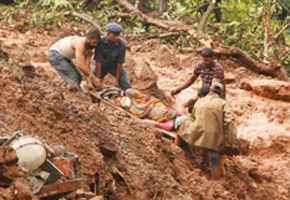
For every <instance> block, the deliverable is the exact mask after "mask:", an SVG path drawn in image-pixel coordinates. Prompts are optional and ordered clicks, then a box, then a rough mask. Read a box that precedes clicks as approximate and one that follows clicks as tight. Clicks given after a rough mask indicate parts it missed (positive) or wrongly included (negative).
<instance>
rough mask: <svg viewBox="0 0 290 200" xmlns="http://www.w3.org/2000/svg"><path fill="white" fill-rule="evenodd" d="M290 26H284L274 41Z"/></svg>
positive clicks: (289, 24)
mask: <svg viewBox="0 0 290 200" xmlns="http://www.w3.org/2000/svg"><path fill="white" fill-rule="evenodd" d="M289 26H290V22H289V23H288V24H286V25H285V26H284V27H283V28H282V29H281V30H280V31H279V32H278V33H277V34H276V35H275V36H274V39H278V37H279V36H280V35H281V34H282V33H283V32H284V31H286V30H287V28H288V27H289Z"/></svg>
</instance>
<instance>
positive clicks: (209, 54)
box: [200, 48, 214, 58]
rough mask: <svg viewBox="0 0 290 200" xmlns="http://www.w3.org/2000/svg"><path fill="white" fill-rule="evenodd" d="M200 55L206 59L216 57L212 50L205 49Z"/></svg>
mask: <svg viewBox="0 0 290 200" xmlns="http://www.w3.org/2000/svg"><path fill="white" fill-rule="evenodd" d="M200 55H201V56H202V57H206V58H212V57H213V56H214V52H213V50H212V49H211V48H203V49H202V50H201V51H200Z"/></svg>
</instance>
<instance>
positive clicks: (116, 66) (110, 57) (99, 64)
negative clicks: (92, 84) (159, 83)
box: [94, 22, 131, 90]
mask: <svg viewBox="0 0 290 200" xmlns="http://www.w3.org/2000/svg"><path fill="white" fill-rule="evenodd" d="M122 30H123V29H122V27H121V25H119V24H117V23H114V22H112V23H109V24H108V25H107V35H106V36H105V37H103V38H102V39H101V41H100V44H99V45H98V47H97V48H96V49H95V57H94V60H95V69H94V73H95V75H96V77H98V78H99V79H100V85H102V82H103V79H104V77H105V76H106V75H107V74H111V75H113V76H114V77H115V78H116V80H117V82H118V85H119V86H120V88H121V89H122V90H127V89H129V88H131V84H130V82H129V79H128V75H127V72H126V71H125V70H124V68H123V63H124V62H125V54H126V42H125V41H124V39H122V38H121V37H120V34H121V32H122Z"/></svg>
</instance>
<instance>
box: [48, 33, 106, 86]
mask: <svg viewBox="0 0 290 200" xmlns="http://www.w3.org/2000/svg"><path fill="white" fill-rule="evenodd" d="M100 40H101V36H100V33H99V31H97V30H94V31H91V32H90V33H88V34H87V35H86V37H79V36H68V37H65V38H63V39H60V40H58V41H57V42H56V43H54V44H53V45H52V46H51V47H50V48H49V51H48V61H49V63H50V64H51V65H52V66H53V67H54V69H55V70H56V71H57V72H58V74H59V75H60V76H61V78H62V79H63V80H64V81H65V82H67V83H68V84H70V85H72V86H76V87H78V88H80V84H81V81H82V79H83V78H87V77H88V79H89V80H90V81H94V76H93V74H92V73H91V69H90V65H91V59H92V55H93V50H94V48H96V46H97V45H98V43H99V41H100ZM73 60H74V62H73ZM82 74H83V75H84V76H86V77H82Z"/></svg>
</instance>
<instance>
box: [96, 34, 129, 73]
mask: <svg viewBox="0 0 290 200" xmlns="http://www.w3.org/2000/svg"><path fill="white" fill-rule="evenodd" d="M125 55H126V42H125V41H124V40H123V39H120V40H119V41H118V42H116V43H111V42H109V41H108V39H107V38H106V37H104V38H102V39H101V41H100V43H99V45H98V47H97V48H96V49H95V56H94V59H95V61H96V63H101V65H102V71H103V70H105V71H111V72H113V71H115V70H116V66H117V64H123V63H124V62H125Z"/></svg>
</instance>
